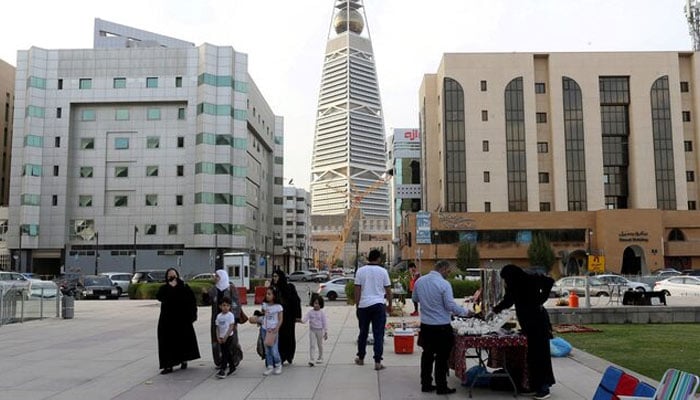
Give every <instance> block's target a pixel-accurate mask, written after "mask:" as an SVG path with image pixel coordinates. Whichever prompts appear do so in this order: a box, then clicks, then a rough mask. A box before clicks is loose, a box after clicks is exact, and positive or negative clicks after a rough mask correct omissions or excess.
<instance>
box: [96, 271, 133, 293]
mask: <svg viewBox="0 0 700 400" xmlns="http://www.w3.org/2000/svg"><path fill="white" fill-rule="evenodd" d="M100 275H104V276H106V277H108V278H109V279H111V280H112V283H113V284H114V286H116V287H117V291H118V292H119V296H121V295H123V294H127V293H129V284H130V283H131V274H130V273H128V272H103V273H101V274H100Z"/></svg>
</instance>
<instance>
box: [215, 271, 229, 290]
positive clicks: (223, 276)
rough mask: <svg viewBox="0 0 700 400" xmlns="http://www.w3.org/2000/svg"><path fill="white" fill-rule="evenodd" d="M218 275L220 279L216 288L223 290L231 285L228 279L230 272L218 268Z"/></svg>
mask: <svg viewBox="0 0 700 400" xmlns="http://www.w3.org/2000/svg"><path fill="white" fill-rule="evenodd" d="M216 275H217V276H218V277H219V281H218V282H216V288H217V289H219V290H221V291H223V290H226V289H227V288H228V287H229V285H230V283H229V281H228V274H227V273H226V271H224V270H223V269H217V270H216Z"/></svg>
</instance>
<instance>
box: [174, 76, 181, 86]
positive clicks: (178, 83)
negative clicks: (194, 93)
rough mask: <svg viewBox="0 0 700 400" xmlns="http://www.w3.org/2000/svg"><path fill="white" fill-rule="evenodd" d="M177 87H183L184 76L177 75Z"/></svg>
mask: <svg viewBox="0 0 700 400" xmlns="http://www.w3.org/2000/svg"><path fill="white" fill-rule="evenodd" d="M175 87H182V77H181V76H176V77H175Z"/></svg>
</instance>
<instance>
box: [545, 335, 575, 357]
mask: <svg viewBox="0 0 700 400" xmlns="http://www.w3.org/2000/svg"><path fill="white" fill-rule="evenodd" d="M549 352H550V353H552V357H566V356H568V355H569V353H571V344H569V342H567V341H566V340H564V339H562V338H560V337H555V338H554V339H550V340H549Z"/></svg>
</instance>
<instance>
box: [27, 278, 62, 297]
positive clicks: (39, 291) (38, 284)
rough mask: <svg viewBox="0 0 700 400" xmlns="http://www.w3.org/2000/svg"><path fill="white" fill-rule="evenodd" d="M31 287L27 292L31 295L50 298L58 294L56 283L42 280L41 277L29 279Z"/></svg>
mask: <svg viewBox="0 0 700 400" xmlns="http://www.w3.org/2000/svg"><path fill="white" fill-rule="evenodd" d="M30 281H31V289H29V294H30V296H31V297H43V298H50V297H56V296H58V285H57V284H56V283H55V282H53V281H42V280H41V279H30Z"/></svg>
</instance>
